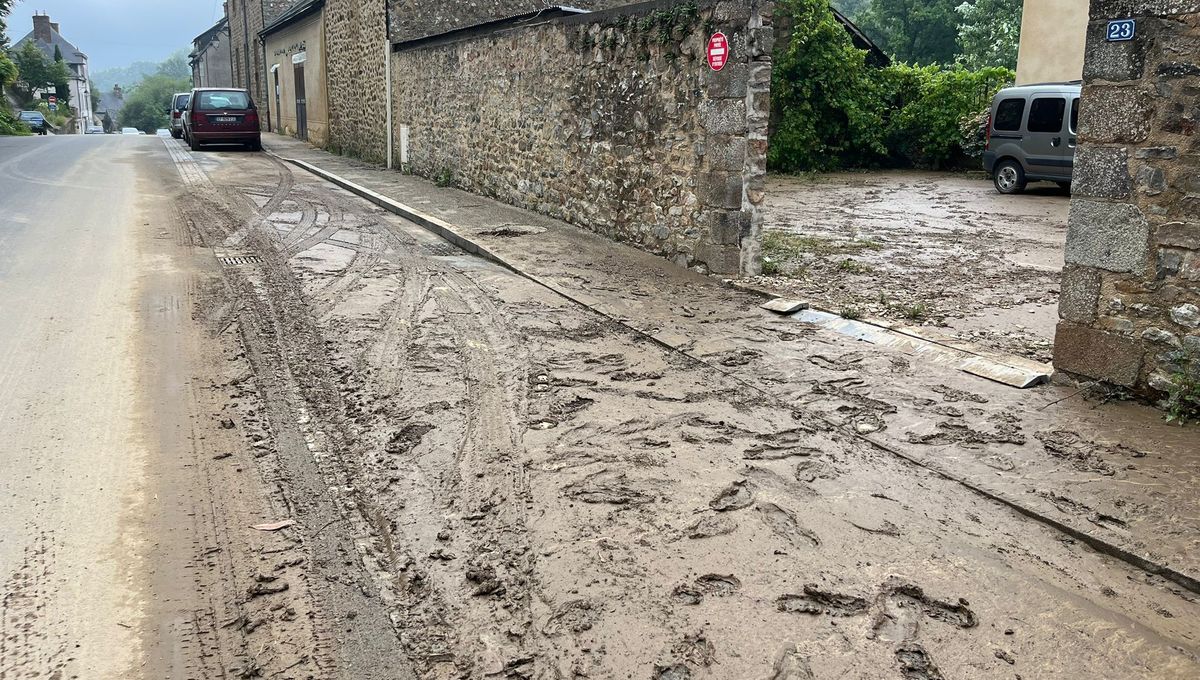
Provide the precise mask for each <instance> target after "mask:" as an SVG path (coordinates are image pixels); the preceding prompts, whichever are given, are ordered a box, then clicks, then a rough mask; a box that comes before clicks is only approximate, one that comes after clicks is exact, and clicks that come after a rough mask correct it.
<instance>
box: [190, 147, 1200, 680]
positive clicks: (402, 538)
mask: <svg viewBox="0 0 1200 680" xmlns="http://www.w3.org/2000/svg"><path fill="white" fill-rule="evenodd" d="M169 146H170V148H171V151H172V154H173V155H174V157H175V159H176V162H177V163H178V164H179V167H180V169H181V173H182V175H183V176H184V177H185V178H187V181H188V182H189V184H190V186H191V191H190V196H189V197H188V198H187V199H185V200H184V201H183V204H182V207H181V210H182V211H183V213H184V215H185V216H186V219H187V221H188V222H189V223H190V224H191V226H192V229H193V233H194V234H195V238H196V240H197V246H198V247H200V248H203V249H210V250H211V252H212V254H213V255H214V256H215V257H217V258H219V259H220V261H221V262H222V274H221V277H220V279H219V282H214V283H213V285H211V286H210V287H209V288H208V289H206V290H205V291H203V295H202V296H201V298H200V305H199V308H198V310H197V314H198V315H199V317H200V318H202V319H204V323H205V324H206V325H207V327H209V328H210V329H212V331H213V333H220V334H221V337H225V338H226V340H225V345H226V349H225V351H226V353H227V359H228V362H229V369H228V375H229V377H228V378H227V379H226V380H224V381H222V382H221V383H220V384H219V385H217V387H218V388H219V390H221V392H222V393H223V394H224V398H225V399H226V404H225V407H224V409H223V410H222V411H221V413H220V415H219V416H218V417H219V418H220V419H221V422H222V427H226V426H227V428H228V429H229V430H231V431H233V432H236V433H238V434H239V435H241V437H242V439H243V445H244V449H245V450H246V451H248V452H250V454H251V455H249V456H248V457H247V460H246V463H247V464H248V465H252V466H253V467H254V469H255V470H257V471H258V472H259V473H260V475H261V477H262V479H263V480H265V481H266V482H267V484H268V486H269V487H270V488H271V489H272V498H273V499H274V500H273V501H272V503H273V505H274V507H276V508H278V510H279V512H280V515H281V516H280V517H279V519H281V520H285V524H286V523H290V522H294V524H288V525H287V526H283V527H280V528H278V529H277V530H276V531H273V532H263V535H264V536H269V537H270V539H269V540H270V542H269V544H264V545H261V546H256V547H257V550H258V554H259V556H260V560H259V564H260V565H261V566H258V567H257V568H255V569H254V570H253V573H252V574H247V573H244V572H245V569H246V567H242V570H243V573H242V574H241V575H240V576H236V578H240V579H243V580H244V581H246V582H247V584H248V585H247V589H246V590H245V591H244V595H242V596H241V597H238V598H236V602H237V603H238V608H236V609H234V610H233V611H234V613H236V617H233V618H231V621H232V623H231V624H229V625H230V627H231V628H232V629H234V630H236V631H237V633H238V637H237V645H238V650H239V652H238V654H237V655H235V656H236V659H237V664H238V666H237V671H236V672H241V673H242V676H241V677H255V676H256V675H261V676H264V677H285V678H286V677H290V678H309V677H315V678H326V677H330V678H333V677H342V678H375V677H380V678H384V677H386V678H393V677H394V678H407V677H416V678H422V679H426V678H429V679H435V678H436V679H449V678H471V679H477V678H478V679H482V678H650V679H654V680H682V679H686V678H723V679H724V678H771V679H774V680H785V679H788V680H802V679H807V678H924V679H933V678H1013V677H1026V678H1038V677H1122V678H1126V677H1128V678H1140V677H1146V678H1150V677H1153V678H1192V677H1196V676H1197V674H1200V658H1198V657H1197V645H1198V643H1200V641H1198V640H1197V635H1198V633H1197V631H1198V630H1200V625H1198V624H1200V607H1198V606H1197V603H1196V601H1195V596H1194V595H1193V594H1191V593H1189V592H1187V591H1185V590H1182V589H1180V588H1179V587H1177V586H1176V585H1174V584H1172V583H1169V582H1166V581H1163V580H1161V579H1159V578H1156V577H1153V576H1149V575H1147V574H1146V573H1144V572H1141V571H1138V570H1135V569H1132V568H1130V567H1129V566H1128V565H1126V564H1124V563H1122V562H1117V561H1115V560H1112V559H1109V558H1108V557H1106V556H1103V555H1100V554H1097V553H1094V552H1092V551H1091V550H1089V549H1087V548H1086V547H1084V546H1082V545H1080V544H1078V543H1076V542H1075V541H1073V540H1071V539H1069V538H1066V537H1065V536H1064V535H1062V534H1060V533H1058V532H1055V531H1053V530H1051V529H1049V528H1047V527H1045V526H1044V525H1042V524H1038V523H1035V522H1032V521H1029V520H1027V519H1025V518H1023V517H1021V516H1020V515H1017V514H1016V513H1014V512H1012V511H1010V510H1008V509H1006V508H1005V507H1003V506H1000V505H998V504H994V503H992V502H989V501H987V500H986V499H984V498H983V497H982V496H980V495H978V494H974V493H971V492H969V491H967V490H965V489H964V488H963V487H962V486H960V485H958V484H956V483H954V482H951V481H949V480H947V479H944V478H942V477H939V476H936V475H934V474H932V473H930V472H928V471H927V470H924V469H922V468H918V467H915V466H911V465H907V464H905V463H903V462H902V461H901V460H899V459H898V458H895V457H893V456H889V455H887V454H885V453H882V452H880V451H879V450H878V449H876V448H873V447H870V446H868V445H866V444H865V443H864V442H863V441H862V440H860V439H858V438H854V437H851V436H850V435H848V434H846V433H844V432H842V431H840V430H836V429H835V428H833V427H832V426H830V425H828V424H826V422H825V421H824V420H822V419H821V418H820V417H818V416H816V415H814V414H813V413H809V412H807V411H805V410H799V409H796V408H793V407H791V406H788V405H785V404H784V403H783V402H781V401H780V400H779V399H778V398H776V397H773V396H772V395H771V394H770V393H768V392H766V391H764V390H763V389H761V388H759V387H756V386H754V385H753V384H751V383H750V382H744V381H742V380H739V379H736V378H734V377H731V376H730V375H729V374H727V373H726V372H722V371H719V370H715V369H714V366H725V367H737V366H745V365H746V364H747V363H748V362H750V361H752V360H753V359H754V357H753V356H750V354H748V352H749V350H739V351H730V352H728V353H726V354H723V355H720V356H713V357H711V359H712V361H711V362H701V361H698V360H696V359H693V358H691V357H689V356H687V355H684V354H681V353H679V352H676V351H672V350H670V349H668V348H666V347H664V346H663V345H661V344H659V343H657V342H655V341H653V340H651V339H650V338H649V337H648V336H646V335H643V334H641V333H638V332H636V331H634V330H632V329H630V328H629V327H626V326H624V325H621V324H619V323H617V322H614V321H612V320H610V319H608V318H606V317H604V316H601V315H599V314H597V313H595V312H592V311H590V310H588V309H587V308H584V307H582V306H579V305H577V304H575V303H573V302H571V301H569V300H568V299H566V298H564V297H561V296H559V295H557V294H555V293H553V292H552V291H550V290H548V289H547V288H544V287H542V286H540V285H539V284H537V283H534V282H533V281H531V280H529V279H526V278H523V277H522V276H520V275H518V274H515V273H513V272H510V271H508V270H506V269H503V268H500V267H498V266H496V265H494V264H491V263H489V262H485V261H483V260H480V259H477V258H474V257H469V256H466V255H465V254H463V253H462V252H460V251H458V250H456V249H455V248H453V247H450V246H448V245H447V244H445V243H444V242H442V241H440V240H438V239H436V238H435V237H433V236H431V235H430V234H428V233H427V232H425V231H423V230H421V229H419V228H418V227H416V226H414V225H412V224H409V223H407V222H404V221H403V220H400V219H398V218H395V217H393V216H391V215H390V214H386V213H383V212H382V211H380V210H379V209H377V208H375V207H373V206H370V205H369V204H367V203H365V202H363V201H360V200H359V199H357V198H354V197H352V196H350V195H349V194H347V193H345V192H343V191H341V190H339V189H336V188H334V187H332V186H331V185H328V184H326V183H323V182H321V181H318V180H315V179H313V178H310V177H308V176H305V175H300V174H294V173H293V171H292V170H290V169H289V168H288V167H286V166H284V165H282V164H281V163H278V162H275V161H273V160H272V159H271V158H269V157H267V156H264V155H259V154H246V153H222V152H214V153H205V154H198V155H197V156H196V157H193V156H192V155H191V154H189V153H187V152H186V151H185V150H184V149H183V147H182V146H180V145H177V144H175V143H174V142H169ZM795 328H796V327H795V324H794V323H791V322H788V321H784V320H781V321H779V322H778V327H777V328H774V329H773V332H776V333H786V332H789V331H788V330H787V329H792V331H794V330H795ZM795 337H796V338H797V339H801V338H802V334H801V335H797V336H795ZM247 564H254V562H253V561H251V562H247ZM235 571H236V569H235ZM214 658H217V657H214ZM231 658H234V657H231ZM230 663H232V662H230ZM224 672H225V673H226V674H227V675H226V677H228V675H231V674H232V675H234V676H235V677H236V674H235V673H234V669H233V668H225V669H224ZM247 673H249V674H247ZM209 677H218V676H217V675H212V676H209Z"/></svg>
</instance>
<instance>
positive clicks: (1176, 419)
mask: <svg viewBox="0 0 1200 680" xmlns="http://www.w3.org/2000/svg"><path fill="white" fill-rule="evenodd" d="M1166 406H1167V415H1166V418H1167V422H1168V423H1179V424H1180V425H1184V424H1187V423H1190V422H1196V421H1200V355H1197V354H1195V353H1189V354H1185V355H1183V356H1181V357H1180V358H1179V368H1178V370H1176V371H1175V372H1174V373H1173V374H1172V375H1171V386H1170V388H1169V390H1168V391H1167V403H1166Z"/></svg>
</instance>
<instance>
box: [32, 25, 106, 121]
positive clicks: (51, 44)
mask: <svg viewBox="0 0 1200 680" xmlns="http://www.w3.org/2000/svg"><path fill="white" fill-rule="evenodd" d="M29 42H32V43H33V44H34V46H36V47H37V48H38V50H40V51H41V53H42V54H43V55H44V56H45V57H46V60H47V61H49V60H52V59H54V54H55V50H56V49H57V51H58V53H59V54H61V55H62V59H63V62H64V63H66V65H67V68H68V69H69V70H70V73H71V77H70V80H69V81H68V82H67V87H68V89H69V96H70V105H71V108H73V109H74V110H75V122H74V128H73V129H70V130H63V131H61V132H68V133H74V134H83V133H84V132H86V131H87V127H88V126H89V125H92V122H93V118H94V114H93V111H92V86H91V81H90V80H89V79H88V58H87V55H86V54H84V53H83V51H82V50H80V49H79V48H78V47H76V46H75V45H73V44H71V41H69V40H67V39H66V38H64V37H63V35H62V33H60V32H59V26H58V23H57V22H53V21H50V17H49V16H48V15H46V14H35V15H34V16H33V30H32V31H30V32H29V33H28V34H27V35H26V36H25V37H24V38H21V39H20V40H18V41H17V42H16V43H15V44H14V45H13V50H18V49H20V48H21V46H22V45H24V44H25V43H29ZM50 94H54V93H53V92H52V93H50Z"/></svg>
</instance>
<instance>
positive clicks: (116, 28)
mask: <svg viewBox="0 0 1200 680" xmlns="http://www.w3.org/2000/svg"><path fill="white" fill-rule="evenodd" d="M35 11H36V12H38V13H46V14H49V15H50V20H51V21H57V22H58V23H59V28H60V30H61V32H62V34H63V37H64V38H66V39H67V40H70V41H71V43H72V44H74V45H75V46H76V47H78V48H79V49H81V50H83V53H84V54H86V55H88V65H89V66H90V67H91V69H92V70H101V69H106V68H111V67H113V66H125V65H127V64H130V63H132V62H135V61H162V59H163V58H164V57H166V56H167V55H169V54H171V53H172V52H174V51H175V50H178V49H180V48H182V47H187V48H189V49H190V48H191V46H192V38H194V37H196V36H197V35H200V34H201V33H203V32H204V31H205V29H207V28H208V27H209V26H212V25H213V24H214V23H216V21H217V19H219V18H220V17H221V0H18V2H17V4H16V7H14V8H13V11H12V15H11V16H9V17H8V37H9V38H10V39H11V40H12V41H13V42H16V41H18V40H20V39H21V38H23V37H25V34H26V33H29V32H30V31H32V30H33V19H32V18H31V17H32V16H33V14H34V12H35Z"/></svg>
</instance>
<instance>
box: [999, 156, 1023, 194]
mask: <svg viewBox="0 0 1200 680" xmlns="http://www.w3.org/2000/svg"><path fill="white" fill-rule="evenodd" d="M992 182H993V183H994V184H995V185H996V191H999V192H1000V193H1002V194H1019V193H1021V192H1022V191H1025V184H1026V181H1025V170H1023V169H1022V168H1021V164H1020V163H1018V162H1016V161H1014V160H1012V159H1011V158H1010V159H1008V160H1004V161H1001V162H1000V164H999V165H997V166H996V171H995V172H994V173H993V174H992Z"/></svg>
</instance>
